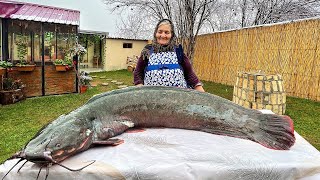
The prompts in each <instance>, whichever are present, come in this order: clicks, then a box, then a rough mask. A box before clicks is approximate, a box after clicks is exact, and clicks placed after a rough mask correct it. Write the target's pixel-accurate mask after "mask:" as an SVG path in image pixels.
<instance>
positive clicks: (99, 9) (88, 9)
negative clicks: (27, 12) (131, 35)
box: [16, 0, 117, 34]
mask: <svg viewBox="0 0 320 180" xmlns="http://www.w3.org/2000/svg"><path fill="white" fill-rule="evenodd" d="M16 1H20V2H29V3H33V4H42V5H49V6H55V7H62V8H67V9H74V10H79V11H80V29H81V30H94V31H103V32H109V33H111V34H113V33H115V31H116V18H117V15H116V14H111V13H110V11H109V10H108V8H107V6H106V5H105V4H103V3H102V1H101V0H16Z"/></svg>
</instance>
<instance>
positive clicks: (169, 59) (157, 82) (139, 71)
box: [134, 19, 204, 92]
mask: <svg viewBox="0 0 320 180" xmlns="http://www.w3.org/2000/svg"><path fill="white" fill-rule="evenodd" d="M153 37H154V39H153V42H152V44H151V45H147V46H146V47H145V48H144V49H143V50H142V52H141V56H140V58H139V60H138V62H137V66H136V69H135V71H134V84H135V85H137V86H139V85H150V86H176V87H183V88H187V87H189V88H193V89H196V90H198V91H201V92H204V89H203V87H202V84H201V82H200V81H199V79H198V77H197V76H196V75H195V73H194V71H193V69H192V66H191V63H190V61H189V59H188V57H187V56H186V55H185V54H184V53H183V50H182V48H181V45H179V46H176V36H175V33H174V27H173V24H172V22H171V21H170V20H168V19H163V20H161V21H160V22H159V23H158V24H157V26H156V28H155V31H154V34H153Z"/></svg>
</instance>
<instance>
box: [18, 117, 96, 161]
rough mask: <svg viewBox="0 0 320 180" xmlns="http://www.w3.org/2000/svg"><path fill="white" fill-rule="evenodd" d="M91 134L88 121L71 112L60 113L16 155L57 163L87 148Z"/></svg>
mask: <svg viewBox="0 0 320 180" xmlns="http://www.w3.org/2000/svg"><path fill="white" fill-rule="evenodd" d="M92 136H93V131H92V125H91V123H90V121H88V120H86V119H81V118H77V117H76V116H74V115H73V114H72V113H71V114H68V115H61V116H60V117H59V118H58V119H56V120H55V121H53V122H52V123H50V124H48V125H47V126H46V127H44V128H43V129H41V130H40V131H39V132H38V133H37V134H36V136H35V137H34V138H33V139H32V140H31V141H30V142H28V143H27V145H26V146H25V148H24V150H23V151H21V152H20V153H18V154H17V155H16V157H20V158H24V159H27V160H28V161H31V162H34V163H45V164H47V163H59V162H61V161H63V160H64V159H66V158H68V157H70V156H72V155H73V154H76V153H78V152H80V151H84V150H86V149H88V148H89V147H90V145H91V143H92Z"/></svg>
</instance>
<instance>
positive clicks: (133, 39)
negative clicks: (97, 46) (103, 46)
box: [106, 36, 149, 41]
mask: <svg viewBox="0 0 320 180" xmlns="http://www.w3.org/2000/svg"><path fill="white" fill-rule="evenodd" d="M106 39H115V40H132V41H149V40H148V39H135V38H125V37H111V36H109V37H107V38H106Z"/></svg>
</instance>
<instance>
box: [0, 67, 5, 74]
mask: <svg viewBox="0 0 320 180" xmlns="http://www.w3.org/2000/svg"><path fill="white" fill-rule="evenodd" d="M4 74H6V68H2V67H0V76H2V75H4Z"/></svg>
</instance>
